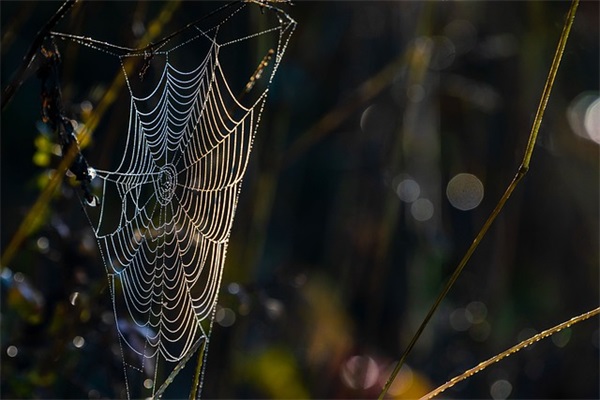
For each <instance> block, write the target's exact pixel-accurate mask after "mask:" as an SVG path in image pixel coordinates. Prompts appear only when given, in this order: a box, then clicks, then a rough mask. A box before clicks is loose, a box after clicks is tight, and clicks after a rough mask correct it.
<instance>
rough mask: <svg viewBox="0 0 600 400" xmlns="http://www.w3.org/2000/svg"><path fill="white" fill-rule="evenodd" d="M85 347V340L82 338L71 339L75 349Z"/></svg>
mask: <svg viewBox="0 0 600 400" xmlns="http://www.w3.org/2000/svg"><path fill="white" fill-rule="evenodd" d="M84 345H85V339H84V338H82V337H81V336H75V337H74V338H73V346H75V347H77V348H78V349H80V348H82V347H83V346H84Z"/></svg>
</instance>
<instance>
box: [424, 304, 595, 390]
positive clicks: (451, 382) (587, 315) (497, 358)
mask: <svg viewBox="0 0 600 400" xmlns="http://www.w3.org/2000/svg"><path fill="white" fill-rule="evenodd" d="M598 314H600V307H598V308H595V309H593V310H591V311H588V312H586V313H584V314H581V315H578V316H577V317H573V318H571V319H570V320H568V321H565V322H563V323H562V324H558V325H556V326H555V327H552V328H550V329H547V330H545V331H543V332H541V333H538V334H537V335H534V336H532V337H530V338H529V339H526V340H523V341H522V342H521V343H519V344H517V345H515V346H513V347H511V348H510V349H508V350H505V351H503V352H502V353H500V354H497V355H495V356H494V357H492V358H490V359H488V360H486V361H483V362H481V363H479V364H478V365H477V366H476V367H474V368H471V369H469V370H467V371H465V372H463V373H462V374H460V375H458V376H456V377H454V378H452V379H450V380H449V381H448V382H446V383H445V384H443V385H442V386H440V387H438V388H437V389H435V390H433V391H431V392H429V393H428V394H426V395H425V396H423V397H421V400H423V399H431V398H433V397H435V396H437V395H439V394H440V393H442V392H444V391H445V390H446V389H449V388H451V387H452V386H454V385H456V384H457V383H458V382H460V381H464V380H465V379H467V378H470V377H472V376H473V375H475V374H476V373H478V372H481V371H483V370H484V369H486V368H487V367H489V366H490V365H492V364H494V363H497V362H498V361H500V360H502V359H504V358H506V357H508V356H510V355H512V354H514V353H516V352H517V351H520V350H523V349H524V348H525V347H527V346H530V345H532V344H534V343H535V342H538V341H540V340H542V339H545V338H547V337H549V336H552V335H553V334H555V333H557V332H560V331H561V330H563V329H565V328H569V327H570V326H572V325H575V324H577V323H579V322H582V321H585V320H586V319H589V318H592V317H593V316H596V315H598Z"/></svg>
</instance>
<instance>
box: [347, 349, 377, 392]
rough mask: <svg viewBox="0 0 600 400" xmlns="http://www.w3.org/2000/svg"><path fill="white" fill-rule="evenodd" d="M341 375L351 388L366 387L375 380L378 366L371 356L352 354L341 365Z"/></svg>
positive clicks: (370, 385) (373, 383) (371, 384)
mask: <svg viewBox="0 0 600 400" xmlns="http://www.w3.org/2000/svg"><path fill="white" fill-rule="evenodd" d="M341 376H342V380H343V381H344V383H345V384H346V385H347V386H348V387H350V388H352V389H368V388H370V387H372V386H373V385H375V383H376V382H377V378H378V377H379V367H378V366H377V363H376V362H375V360H373V359H372V358H371V357H366V356H352V357H350V358H349V359H348V361H346V363H345V364H344V366H343V367H342V371H341Z"/></svg>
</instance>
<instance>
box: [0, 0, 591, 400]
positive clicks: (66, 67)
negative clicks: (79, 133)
mask: <svg viewBox="0 0 600 400" xmlns="http://www.w3.org/2000/svg"><path fill="white" fill-rule="evenodd" d="M598 4H599V3H598V2H595V1H583V2H582V3H581V5H580V7H579V11H578V14H577V17H576V20H575V25H574V27H573V31H572V34H571V38H570V39H569V43H568V45H567V50H566V53H565V56H564V59H563V65H562V66H561V68H560V70H559V74H558V77H557V81H556V84H555V87H554V91H553V94H552V96H551V99H550V102H549V104H548V110H547V113H546V117H545V119H544V123H543V125H542V129H541V134H540V135H541V137H540V138H539V144H538V146H537V148H536V152H535V154H534V157H533V161H532V164H531V171H530V173H529V174H528V176H527V177H526V178H525V180H524V181H523V182H522V184H521V186H520V187H519V188H518V189H517V191H516V192H515V193H514V195H513V197H512V198H511V200H510V201H509V203H508V204H507V207H506V208H505V210H504V212H503V213H502V214H501V215H500V217H499V219H498V221H497V222H496V223H495V225H494V226H493V227H492V229H491V231H490V232H489V234H488V236H487V238H486V239H485V240H484V241H483V243H482V244H481V246H480V248H479V249H478V250H477V251H476V253H475V255H474V257H473V259H472V260H471V262H470V263H469V265H468V266H467V269H466V270H465V271H464V273H463V275H462V276H461V277H460V278H459V280H458V282H457V284H456V285H455V287H454V288H453V289H452V291H451V292H450V294H449V295H448V297H447V298H446V300H445V301H444V303H443V305H442V307H441V309H440V310H439V312H438V313H437V315H436V316H435V318H434V320H433V321H432V323H431V324H430V326H429V327H428V328H427V330H426V331H425V334H424V336H423V337H422V339H421V341H420V342H419V343H418V344H417V347H416V348H415V351H414V352H413V353H412V354H411V356H410V357H409V359H408V363H407V366H406V367H405V368H403V370H402V371H401V374H400V375H399V377H398V379H397V381H396V383H395V384H394V386H393V387H392V390H391V391H390V395H391V396H392V397H395V398H414V397H416V396H419V395H422V394H424V393H425V392H426V391H428V390H430V389H433V388H434V387H435V386H437V385H439V384H442V383H443V382H445V381H446V380H448V379H449V378H451V377H452V376H454V375H456V374H457V373H460V372H462V371H464V370H465V369H467V368H470V367H472V366H474V365H475V364H477V363H478V362H479V361H481V360H483V359H486V358H488V357H490V356H492V355H494V354H496V353H498V352H500V351H502V350H504V349H506V348H508V347H509V346H511V345H513V344H515V343H517V342H518V341H520V340H522V339H525V338H526V337H529V336H531V335H532V334H533V333H535V332H539V331H541V330H543V329H546V328H548V327H550V326H552V325H554V324H556V323H558V322H562V321H564V320H566V319H569V318H571V317H573V316H575V315H577V314H579V313H582V312H584V311H587V310H590V309H592V308H594V307H596V306H597V304H598V299H599V290H598V288H599V276H598V270H599V269H598V266H599V257H598V255H599V249H598V244H599V229H598V222H599V215H598V214H599V207H598V204H599V203H598V200H599V199H598V196H599V188H598V184H599V176H598V175H599V169H598V165H599V157H598V156H599V152H598V150H599V148H598V138H599V137H600V133H599V129H600V128H599V125H600V123H599V119H598V115H599V114H598V112H599V111H598V110H599V109H600V105H599V103H598V88H599V80H598V75H599V74H598V71H599V63H598V60H599V52H598V47H599V45H598V38H599V32H598V26H599V21H598V19H599V17H598V16H599V10H598ZM59 5H60V3H57V2H30V1H26V2H7V1H3V2H2V3H1V7H2V8H1V24H2V47H1V52H2V64H1V79H2V87H5V85H6V83H7V81H8V80H9V79H10V77H11V76H12V74H13V73H14V71H15V70H16V68H17V67H18V65H19V63H20V62H21V59H22V57H23V55H24V54H25V53H26V50H27V48H28V46H29V45H30V43H31V42H32V40H33V38H34V36H35V33H36V32H37V31H38V30H39V29H40V28H41V27H42V26H43V24H44V23H45V21H47V20H48V19H49V18H50V16H51V15H52V14H53V13H54V12H55V11H56V9H57V8H58V7H59ZM164 7H165V5H164V4H163V3H161V2H89V3H87V2H83V3H81V4H79V5H77V6H76V7H75V8H74V9H73V10H72V12H71V13H69V14H68V15H67V16H66V17H65V18H64V20H62V21H61V22H60V24H59V25H58V26H57V28H56V30H59V31H62V32H69V33H74V34H83V35H86V36H91V37H94V38H96V39H100V40H106V41H109V42H111V43H114V44H122V45H127V46H135V45H136V43H138V41H139V39H140V37H141V36H143V35H144V33H146V32H147V31H148V29H158V30H159V32H155V33H160V31H162V32H164V33H163V34H166V33H168V32H173V31H175V30H177V29H179V28H180V27H182V26H183V25H185V24H186V23H188V22H190V21H192V20H195V19H197V18H198V17H199V16H202V15H203V14H206V13H207V12H208V11H210V10H211V9H214V8H215V7H216V5H215V4H211V3H201V2H183V3H177V4H176V5H171V6H170V14H168V15H166V16H165V15H163V16H164V17H165V18H163V19H162V20H161V22H160V24H159V25H158V26H154V27H153V28H150V27H149V23H150V21H153V20H155V19H156V18H157V17H158V16H160V15H161V14H160V13H161V10H164ZM285 8H286V10H287V11H288V12H289V13H290V14H291V15H292V16H293V17H294V18H295V19H296V20H297V21H298V28H297V30H296V32H295V34H294V36H293V37H292V40H291V43H290V46H289V48H288V50H287V53H286V55H285V58H284V60H283V63H282V64H281V67H280V70H279V72H278V75H277V76H276V78H275V81H274V82H273V86H272V89H271V93H270V95H269V99H268V101H267V107H266V110H265V112H264V114H263V118H262V124H261V127H260V129H259V132H258V135H257V137H256V141H255V145H254V152H253V155H252V157H251V164H250V166H249V168H248V171H247V176H246V179H245V183H244V187H243V190H242V193H241V196H240V202H239V206H238V210H237V215H236V221H235V223H234V226H233V230H232V237H231V241H230V246H229V251H228V258H227V262H226V267H225V273H224V279H223V285H222V290H221V296H220V301H219V306H218V312H217V323H215V327H214V330H213V335H212V338H211V345H210V351H209V357H208V368H207V374H206V377H205V384H204V392H203V395H204V397H207V398H371V397H375V396H377V394H378V393H379V391H380V390H381V386H382V384H383V383H384V382H385V379H386V378H387V376H388V374H389V371H390V369H391V368H392V367H393V363H394V362H395V360H397V358H398V357H399V355H400V353H401V351H402V350H403V348H404V346H405V345H406V344H407V342H408V341H409V339H410V336H411V335H412V334H413V333H414V331H415V330H416V327H417V326H418V324H419V323H420V321H421V319H422V318H423V316H424V315H425V313H426V311H427V308H428V307H429V306H430V305H431V303H432V301H433V299H434V297H435V295H436V294H437V291H438V290H439V289H440V285H441V284H442V283H443V282H444V280H445V279H446V278H447V277H448V276H449V274H450V273H451V271H452V269H453V268H454V267H455V265H456V264H457V262H458V261H459V259H460V257H461V256H462V255H463V253H464V251H465V250H466V248H467V246H468V245H469V244H470V242H471V240H472V238H473V237H474V236H475V234H476V232H477V230H478V229H479V228H480V227H481V225H482V223H483V221H484V219H485V218H486V217H487V215H488V214H489V213H490V211H491V210H492V208H493V207H494V205H495V203H496V201H497V200H498V199H499V198H500V196H501V194H502V192H503V190H504V188H505V187H506V186H507V185H508V183H509V181H510V179H511V178H512V176H513V175H514V173H515V172H516V169H517V167H518V165H519V163H520V160H521V157H522V154H523V151H524V147H525V142H526V139H527V133H528V132H529V128H530V124H531V122H532V120H533V116H534V113H535V109H536V107H537V102H538V100H539V97H540V94H541V91H542V88H543V84H544V80H545V78H546V74H547V71H548V68H549V66H550V62H551V59H552V56H553V53H554V49H555V46H556V43H557V41H558V37H559V35H560V31H561V27H562V23H563V18H564V15H565V14H566V12H567V9H568V3H567V2H559V1H552V2H527V1H517V2H494V1H487V2H454V1H452V2H404V1H397V2H391V1H390V2H303V1H298V2H296V3H295V4H294V6H292V7H289V6H286V7H285ZM260 24H261V21H260V19H256V20H249V21H248V26H240V27H239V29H240V34H243V29H249V27H254V28H255V30H256V29H260V27H261V25H260ZM160 36H161V35H160V34H159V35H158V37H160ZM251 45H255V44H251ZM256 46H257V47H258V45H256ZM75 47H76V46H75ZM75 47H73V46H71V47H69V48H67V49H65V48H64V47H61V51H63V65H62V85H63V97H64V101H65V103H66V105H67V114H68V115H69V117H71V118H73V119H75V120H76V121H78V122H80V123H85V121H86V118H88V117H89V113H90V112H91V111H92V110H93V109H94V107H95V106H97V104H98V101H99V99H100V98H101V96H102V94H103V93H104V92H105V91H106V88H107V86H108V85H109V84H110V80H111V79H112V77H114V75H115V74H117V73H118V72H119V71H118V69H116V68H114V64H111V66H110V67H109V66H108V65H109V64H108V61H111V62H113V61H114V60H109V58H110V57H107V56H106V55H104V54H102V53H97V54H95V57H96V58H94V59H89V58H87V57H84V56H83V55H81V54H79V53H78V51H79V50H77V49H76V48H75ZM248 52H249V54H253V57H255V58H256V60H260V59H261V58H262V57H263V55H264V50H263V49H258V48H255V49H253V48H250V49H248ZM86 54H87V53H86ZM252 62H254V61H252ZM230 68H231V71H232V73H235V68H236V66H230ZM244 74H245V72H244ZM240 79H245V78H244V77H242V78H240ZM121 97H122V98H121V99H120V100H116V102H115V105H114V109H113V111H111V112H110V113H108V114H106V115H105V116H104V118H103V120H102V121H101V123H100V125H99V127H98V129H97V130H96V131H95V132H94V135H93V138H92V140H91V141H90V143H89V144H87V145H86V147H85V149H84V154H85V155H86V157H87V158H88V161H89V162H90V164H91V165H92V166H94V165H98V163H102V162H105V159H106V158H109V157H110V155H111V151H112V150H111V149H112V147H111V146H115V144H114V143H115V142H111V141H110V140H114V137H115V136H116V137H119V136H120V137H122V136H124V135H125V133H126V129H127V122H128V121H127V117H128V103H127V93H122V96H121ZM40 108H41V104H40V82H39V80H37V79H36V77H35V73H34V72H31V73H30V76H29V79H28V80H27V81H26V82H25V83H24V85H23V86H22V88H21V89H20V91H19V92H18V93H17V95H16V96H15V97H14V99H13V101H12V103H11V104H10V105H9V106H8V107H7V108H6V109H5V110H4V111H3V113H2V120H1V128H2V136H1V146H2V157H1V181H2V191H1V201H2V207H1V218H2V228H1V229H2V231H1V234H2V237H1V244H2V248H3V249H5V248H6V246H7V244H8V242H9V241H10V239H11V238H12V236H13V235H14V232H15V231H16V229H17V227H18V226H19V224H20V223H21V221H22V220H23V218H24V216H25V214H26V213H27V211H28V209H29V208H30V207H31V205H32V204H33V202H34V201H35V199H36V198H37V196H39V194H40V191H41V188H42V187H43V185H44V183H45V181H46V180H47V177H48V172H49V170H50V169H52V168H56V166H57V164H58V161H59V156H58V155H57V150H56V144H55V143H56V142H55V138H53V137H51V136H49V134H48V132H46V131H45V128H44V125H43V124H42V123H41V115H40ZM119 110H120V111H119ZM111 132H112V133H111ZM111 135H112V136H111ZM111 137H112V138H113V139H110V138H111ZM107 140H108V142H106V141H107ZM103 160H104V161H103ZM461 173H467V174H471V175H460V176H462V177H467V178H468V179H467V180H466V181H464V182H463V183H462V184H459V185H458V186H452V185H450V187H448V184H449V182H450V181H451V180H452V178H454V177H455V176H457V175H458V174H461ZM455 182H456V181H455ZM482 188H483V191H481V189H482ZM76 191H77V188H76V187H74V186H72V185H70V184H69V183H68V182H65V183H63V185H62V186H61V188H60V190H58V191H57V192H56V193H55V195H54V197H53V198H52V201H51V203H50V204H49V205H48V207H47V208H46V209H45V211H44V212H43V213H42V214H41V215H40V218H38V221H39V222H38V224H36V226H32V227H31V231H32V232H33V233H31V234H30V235H29V236H28V237H27V239H26V240H25V241H24V243H23V244H22V246H21V247H20V249H19V252H18V253H17V255H16V257H14V258H13V259H12V261H11V262H10V263H9V264H8V265H2V273H1V282H2V287H1V289H2V294H1V303H2V314H1V316H2V323H1V355H0V359H1V364H2V380H1V391H2V393H1V394H2V397H3V398H34V397H35V398H88V397H89V398H103V397H107V398H112V397H116V396H121V395H122V393H123V379H122V371H123V369H122V365H121V355H120V351H119V350H118V341H117V337H116V332H115V327H114V320H113V317H112V309H111V302H110V298H109V293H108V290H107V282H106V278H105V273H104V267H103V265H102V261H101V259H100V255H99V252H98V250H97V247H96V243H95V240H94V237H93V233H92V231H91V229H90V227H89V225H88V224H87V221H86V219H85V215H84V213H83V212H82V211H81V210H80V208H81V205H80V203H79V201H78V200H77V197H76ZM482 195H483V199H481V196H482ZM117 211H118V210H117ZM598 336H599V333H598V323H597V321H596V320H594V321H591V322H586V323H583V324H581V325H579V326H576V327H574V328H572V329H570V330H566V331H563V332H562V333H561V334H560V335H557V336H555V337H553V338H552V340H545V341H543V342H540V343H538V344H536V345H534V346H532V347H531V348H530V349H527V350H526V351H523V352H521V353H519V354H517V355H514V356H512V357H511V358H509V359H507V360H505V361H502V362H501V363H499V364H498V365H495V366H494V367H492V368H489V369H488V370H486V372H485V373H483V374H481V375H479V376H475V377H474V378H471V379H469V380H467V381H466V382H464V383H461V384H459V385H457V386H456V387H454V388H453V389H452V390H450V391H449V392H447V396H449V397H460V398H486V397H493V398H495V399H501V398H506V397H512V398H598V397H599V396H600V393H599V378H598V377H599V376H600V372H599V369H598V366H599V358H598V346H599V345H598V342H599V338H598ZM177 390H179V391H174V392H173V393H174V394H173V396H181V397H186V396H187V392H186V390H189V387H184V388H179V389H177Z"/></svg>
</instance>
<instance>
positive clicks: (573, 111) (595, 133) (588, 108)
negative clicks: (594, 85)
mask: <svg viewBox="0 0 600 400" xmlns="http://www.w3.org/2000/svg"><path fill="white" fill-rule="evenodd" d="M567 120H568V121H569V126H570V127H571V130H572V131H573V132H574V133H575V134H576V135H577V136H579V137H581V138H584V139H587V140H591V141H594V142H596V143H599V144H600V97H598V93H596V92H583V93H580V94H579V95H578V96H577V97H575V98H574V99H573V101H571V104H569V107H568V108H567Z"/></svg>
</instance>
